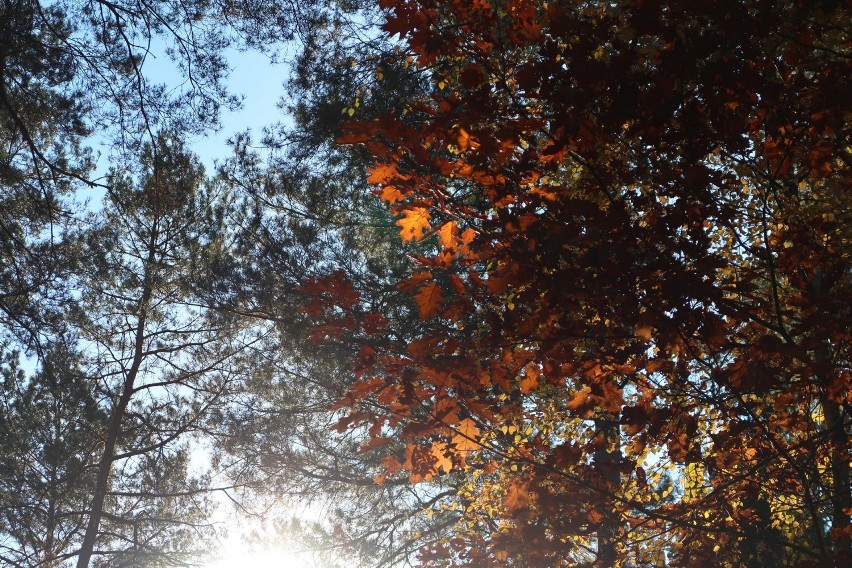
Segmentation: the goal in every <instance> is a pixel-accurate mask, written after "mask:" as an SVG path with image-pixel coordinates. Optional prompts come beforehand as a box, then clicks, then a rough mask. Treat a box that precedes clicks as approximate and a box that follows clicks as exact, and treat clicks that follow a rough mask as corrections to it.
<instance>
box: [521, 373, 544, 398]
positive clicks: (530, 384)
mask: <svg viewBox="0 0 852 568" xmlns="http://www.w3.org/2000/svg"><path fill="white" fill-rule="evenodd" d="M540 378H541V371H539V370H538V367H536V366H531V367H529V368H528V369H527V371H526V373H524V376H523V378H522V379H521V392H522V393H524V394H529V393H531V392H532V391H534V390H535V389H537V388H538V383H539V379H540Z"/></svg>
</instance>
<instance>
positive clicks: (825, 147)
mask: <svg viewBox="0 0 852 568" xmlns="http://www.w3.org/2000/svg"><path fill="white" fill-rule="evenodd" d="M382 6H383V7H385V9H386V10H387V21H386V23H385V26H384V29H385V30H386V31H387V32H388V33H391V34H398V35H399V37H400V41H401V43H402V45H403V46H404V49H405V50H407V52H408V54H409V56H410V58H411V59H410V62H411V63H412V64H414V65H416V66H417V67H418V68H419V69H423V70H428V72H429V74H430V76H431V79H432V82H433V87H432V89H431V90H429V91H428V92H426V93H424V94H423V96H420V97H415V98H413V99H412V100H410V101H409V104H408V106H407V107H406V108H405V111H404V112H402V113H387V114H385V115H383V116H381V117H378V118H376V119H374V120H361V121H357V120H356V121H354V122H353V123H352V124H351V125H350V127H349V129H348V133H347V134H345V135H344V136H342V137H341V138H340V142H342V143H344V144H358V145H363V146H364V147H365V148H366V150H367V151H368V152H369V153H370V154H371V155H372V156H373V157H374V166H373V168H372V170H371V173H370V175H369V178H368V181H370V182H371V183H373V184H375V185H376V186H377V189H376V194H377V195H378V196H379V197H381V198H382V199H383V200H384V201H385V202H386V203H387V204H388V206H389V208H390V210H391V211H392V212H393V213H394V214H396V215H397V224H398V225H399V228H400V235H401V237H402V239H403V240H405V241H416V242H418V243H421V246H422V249H421V251H420V253H419V254H417V255H416V256H414V258H413V263H414V265H415V267H416V271H415V272H414V273H413V274H412V275H411V276H410V277H409V278H407V279H406V280H404V281H402V282H400V283H399V290H400V291H401V292H402V293H404V294H408V295H409V296H410V298H411V301H412V302H413V307H414V308H415V309H416V310H417V312H418V314H419V317H420V318H421V319H422V321H423V327H422V330H421V332H420V333H419V334H418V336H417V337H416V338H414V339H413V340H408V341H405V342H401V341H397V340H395V338H393V337H388V336H387V335H385V334H384V331H383V329H382V327H381V326H376V325H375V324H374V322H375V321H376V318H379V317H381V314H380V313H368V314H359V313H358V310H357V308H356V306H357V305H358V304H357V302H358V298H357V296H351V295H350V294H349V293H348V292H347V293H346V294H344V293H343V291H344V290H348V289H347V288H346V287H345V285H343V284H339V285H337V288H336V289H329V288H326V289H324V290H326V291H327V292H329V294H328V295H329V296H330V298H331V299H330V300H327V301H326V302H325V304H323V307H324V309H326V310H327V313H333V312H334V311H340V310H342V311H343V313H345V314H346V315H347V316H348V317H347V318H345V319H341V318H339V317H338V319H337V320H336V321H338V322H342V323H343V324H344V325H346V326H348V328H349V329H352V330H356V331H357V333H359V334H363V335H364V336H366V337H369V340H368V341H365V342H364V345H369V346H370V350H362V351H361V352H359V356H358V357H356V359H355V362H354V368H355V369H356V372H357V373H358V375H359V376H360V381H359V382H358V383H356V384H355V385H354V386H353V387H352V388H351V389H350V391H349V393H348V395H347V396H346V397H344V398H343V399H342V401H341V402H340V407H341V408H348V409H349V410H350V412H349V414H348V416H347V417H346V418H345V420H343V421H342V422H341V426H342V427H352V428H362V427H363V428H368V430H369V437H370V438H372V439H373V441H374V442H375V443H378V442H379V441H380V440H382V439H384V438H394V439H397V440H404V441H405V442H406V443H407V447H406V449H405V450H404V451H396V452H390V453H389V454H388V456H387V462H386V465H387V468H386V475H383V476H382V478H381V479H382V480H383V481H384V482H385V483H387V482H388V480H397V479H403V478H406V477H407V478H408V479H409V480H410V481H411V482H412V483H428V482H431V481H432V480H435V479H440V478H441V477H443V476H445V475H451V474H457V473H459V472H460V473H462V474H463V475H464V476H465V478H466V483H465V484H464V485H463V486H462V487H461V488H459V490H458V493H457V495H456V498H455V501H454V503H453V505H452V506H454V507H456V508H459V509H460V510H462V511H463V515H462V519H461V521H460V523H459V524H458V525H457V527H456V534H455V537H454V538H452V539H445V540H440V541H437V542H427V543H424V546H423V548H422V550H421V559H422V561H423V562H424V563H425V564H427V565H445V564H446V565H470V566H492V565H493V566H505V565H518V566H556V565H566V566H568V565H575V564H595V565H598V566H615V565H623V566H628V565H649V564H659V563H667V564H668V565H678V566H704V565H709V564H712V565H731V566H738V565H750V566H776V565H777V566H780V565H802V566H805V565H816V564H831V565H836V566H841V565H845V564H846V563H848V561H849V559H850V537H852V528H850V504H852V501H850V477H849V467H850V465H849V428H850V399H849V396H850V389H849V387H850V384H849V381H850V363H849V361H850V359H849V327H848V323H847V322H848V320H849V303H848V300H847V298H848V297H849V294H850V285H852V270H850V264H849V262H850V233H849V227H850V220H851V219H850V208H849V205H848V203H849V202H848V191H849V182H850V161H852V156H850V131H849V124H850V121H849V118H850V107H849V101H850V100H852V96H850V95H852V93H850V91H849V84H848V81H847V80H845V78H846V77H847V76H848V74H849V71H850V52H849V46H850V35H849V33H850V30H849V28H848V26H846V24H845V22H848V21H849V16H850V14H849V11H848V8H847V7H845V6H843V5H842V3H835V2H813V3H799V2H774V1H773V2H768V1H766V2H764V1H761V0H753V1H747V2H741V1H737V2H733V1H730V2H728V1H719V2H705V3H701V4H700V5H696V4H693V3H689V4H686V3H681V2H674V1H672V2H668V1H663V0H660V1H643V2H536V1H531V0H509V1H505V2H488V1H483V2H475V3H462V2H444V1H441V0H423V1H420V0H411V1H408V0H401V1H399V0H386V1H383V2H382ZM335 292H336V293H337V294H336V296H335ZM335 297H336V300H335ZM323 329H325V330H326V332H327V333H331V330H330V329H329V328H323V327H320V331H319V332H318V333H322V330H323Z"/></svg>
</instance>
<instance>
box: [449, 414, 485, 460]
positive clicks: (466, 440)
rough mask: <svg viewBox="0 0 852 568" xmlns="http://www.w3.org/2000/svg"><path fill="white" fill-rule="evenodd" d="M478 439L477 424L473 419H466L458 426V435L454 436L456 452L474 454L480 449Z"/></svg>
mask: <svg viewBox="0 0 852 568" xmlns="http://www.w3.org/2000/svg"><path fill="white" fill-rule="evenodd" d="M478 439H479V428H477V427H476V423H475V422H474V421H473V420H472V419H470V418H465V419H464V420H462V421H461V422H460V423H459V425H458V426H456V435H455V436H453V444H454V445H455V447H456V451H459V452H472V451H473V450H476V449H479V447H480V446H479V443H478V442H477V440H478Z"/></svg>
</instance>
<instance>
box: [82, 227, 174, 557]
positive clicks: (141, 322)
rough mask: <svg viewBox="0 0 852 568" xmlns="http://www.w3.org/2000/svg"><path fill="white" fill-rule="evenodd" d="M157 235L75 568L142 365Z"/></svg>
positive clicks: (88, 552) (87, 544)
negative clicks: (130, 353) (130, 358)
mask: <svg viewBox="0 0 852 568" xmlns="http://www.w3.org/2000/svg"><path fill="white" fill-rule="evenodd" d="M156 240H157V231H156V229H155V230H153V231H152V234H151V239H150V242H149V248H148V259H147V261H146V262H145V265H144V268H143V271H144V278H143V283H142V297H141V298H140V299H139V305H138V308H137V312H138V314H139V316H138V320H137V322H136V330H135V337H134V344H133V360H132V362H131V364H130V368H129V369H128V370H127V375H126V376H125V378H124V384H123V385H122V389H121V395H120V396H119V399H118V402H117V403H116V405H115V407H114V408H113V412H112V416H111V417H110V422H109V428H108V430H107V434H106V440H105V441H104V450H103V454H102V457H101V463H100V466H99V467H98V477H97V481H96V482H95V494H94V496H93V498H92V506H91V509H90V512H89V522H88V524H87V525H86V534H85V535H84V537H83V544H82V545H81V546H80V554H79V556H78V557H77V568H88V566H89V562H90V561H91V558H92V554H93V553H94V550H95V542H96V541H97V538H98V530H99V528H100V524H101V518H102V517H103V512H104V500H105V499H106V495H107V492H108V491H109V487H110V473H111V471H112V463H113V461H114V460H115V446H116V443H117V442H118V437H119V435H120V434H121V424H122V422H123V421H124V415H125V412H126V411H127V407H128V405H129V404H130V399H131V398H132V396H133V386H134V383H135V382H136V377H137V375H138V374H139V368H140V367H141V365H142V358H143V352H144V339H145V324H146V321H147V315H148V307H149V304H150V303H151V295H152V292H153V284H152V278H151V274H150V272H149V269H150V267H151V266H152V263H153V262H154V260H155V252H156Z"/></svg>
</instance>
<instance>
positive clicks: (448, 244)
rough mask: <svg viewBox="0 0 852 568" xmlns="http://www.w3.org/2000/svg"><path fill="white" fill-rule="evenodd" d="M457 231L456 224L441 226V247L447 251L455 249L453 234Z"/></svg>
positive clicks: (439, 231)
mask: <svg viewBox="0 0 852 568" xmlns="http://www.w3.org/2000/svg"><path fill="white" fill-rule="evenodd" d="M455 231H456V222H455V221H448V222H447V223H444V224H443V225H441V228H440V229H438V240H439V241H440V243H441V246H442V247H444V248H445V249H448V248H453V247H454V246H455V244H456V243H455V240H454V239H453V233H455Z"/></svg>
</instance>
